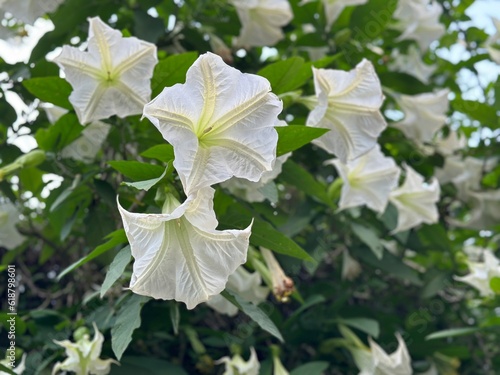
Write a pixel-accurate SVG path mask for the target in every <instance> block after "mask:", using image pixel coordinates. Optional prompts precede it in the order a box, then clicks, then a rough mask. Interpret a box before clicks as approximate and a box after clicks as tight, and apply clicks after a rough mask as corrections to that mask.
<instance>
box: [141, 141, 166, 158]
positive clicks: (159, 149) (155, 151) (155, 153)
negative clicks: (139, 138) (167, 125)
mask: <svg viewBox="0 0 500 375" xmlns="http://www.w3.org/2000/svg"><path fill="white" fill-rule="evenodd" d="M141 156H144V157H145V158H149V159H156V160H159V161H162V162H164V163H168V162H170V161H172V160H174V148H173V147H172V145H169V144H168V143H165V144H161V145H156V146H153V147H151V148H148V149H147V150H146V151H143V152H142V153H141Z"/></svg>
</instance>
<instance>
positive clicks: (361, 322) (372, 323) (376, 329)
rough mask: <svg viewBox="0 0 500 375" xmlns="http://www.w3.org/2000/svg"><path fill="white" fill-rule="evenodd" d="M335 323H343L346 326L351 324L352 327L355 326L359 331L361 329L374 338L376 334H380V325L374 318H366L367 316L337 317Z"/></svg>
mask: <svg viewBox="0 0 500 375" xmlns="http://www.w3.org/2000/svg"><path fill="white" fill-rule="evenodd" d="M337 323H339V324H344V325H346V326H351V327H353V328H357V329H359V330H360V331H363V332H365V333H367V334H369V335H370V336H372V337H374V338H377V337H378V335H379V334H380V326H379V324H378V322H377V321H376V320H374V319H368V318H349V319H344V318H340V319H337Z"/></svg>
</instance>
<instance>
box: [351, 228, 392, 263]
mask: <svg viewBox="0 0 500 375" xmlns="http://www.w3.org/2000/svg"><path fill="white" fill-rule="evenodd" d="M351 229H352V231H353V232H354V234H355V235H356V236H357V237H358V238H359V239H360V240H361V241H363V243H364V244H365V245H366V246H368V247H369V248H370V250H371V251H373V254H375V256H376V257H377V258H378V259H382V257H383V255H384V246H383V245H382V243H381V242H380V238H378V236H377V234H376V233H375V232H374V231H373V230H372V229H370V228H367V227H365V226H363V225H361V224H357V223H351Z"/></svg>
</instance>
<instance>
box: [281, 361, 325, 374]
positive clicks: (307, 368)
mask: <svg viewBox="0 0 500 375" xmlns="http://www.w3.org/2000/svg"><path fill="white" fill-rule="evenodd" d="M329 365H330V364H329V363H328V362H326V361H316V362H309V363H306V364H304V365H302V366H299V367H297V368H294V369H293V371H292V372H291V373H290V375H304V374H307V375H323V372H324V371H325V370H326V369H327V368H328V366H329Z"/></svg>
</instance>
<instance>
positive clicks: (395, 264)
mask: <svg viewBox="0 0 500 375" xmlns="http://www.w3.org/2000/svg"><path fill="white" fill-rule="evenodd" d="M349 250H350V251H352V253H353V254H354V255H355V256H356V257H357V259H360V260H363V261H364V262H366V263H369V264H371V265H372V266H374V267H377V268H379V269H380V270H382V271H384V272H387V273H389V274H391V275H393V276H396V277H399V278H401V279H403V280H408V281H409V282H411V283H412V284H414V285H418V286H421V285H422V280H420V276H419V273H418V272H417V271H416V270H414V269H413V268H411V267H409V266H408V265H406V264H405V263H403V262H402V261H401V259H399V258H398V257H396V256H395V255H393V254H391V253H390V252H388V251H385V252H384V255H383V257H382V259H378V258H377V257H376V256H375V254H373V252H368V251H366V249H365V248H360V247H352V248H350V249H349Z"/></svg>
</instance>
